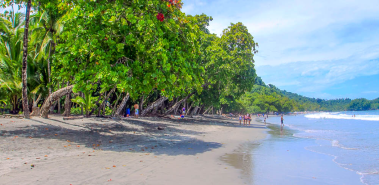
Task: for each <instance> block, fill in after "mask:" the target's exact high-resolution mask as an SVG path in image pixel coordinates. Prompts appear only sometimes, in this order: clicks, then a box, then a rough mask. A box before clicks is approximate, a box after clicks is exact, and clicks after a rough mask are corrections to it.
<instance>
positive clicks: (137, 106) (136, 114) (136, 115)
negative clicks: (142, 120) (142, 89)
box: [134, 103, 139, 118]
mask: <svg viewBox="0 0 379 185" xmlns="http://www.w3.org/2000/svg"><path fill="white" fill-rule="evenodd" d="M138 108H139V105H138V103H137V104H134V109H135V110H136V112H135V117H136V118H138V114H139V112H138Z"/></svg>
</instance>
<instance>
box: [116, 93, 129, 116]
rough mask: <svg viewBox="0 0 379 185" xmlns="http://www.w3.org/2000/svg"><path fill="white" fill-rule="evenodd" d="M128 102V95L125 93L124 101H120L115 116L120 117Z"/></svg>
mask: <svg viewBox="0 0 379 185" xmlns="http://www.w3.org/2000/svg"><path fill="white" fill-rule="evenodd" d="M128 100H129V93H126V95H125V97H124V99H122V102H121V104H120V106H119V107H118V108H117V111H116V114H115V116H122V112H123V111H122V110H123V109H124V107H125V105H126V102H128Z"/></svg>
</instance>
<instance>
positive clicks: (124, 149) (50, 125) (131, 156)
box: [0, 115, 266, 185]
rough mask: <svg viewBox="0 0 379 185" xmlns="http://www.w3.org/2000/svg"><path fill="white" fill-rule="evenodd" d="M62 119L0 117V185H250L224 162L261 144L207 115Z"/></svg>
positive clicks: (257, 127) (259, 130)
mask: <svg viewBox="0 0 379 185" xmlns="http://www.w3.org/2000/svg"><path fill="white" fill-rule="evenodd" d="M62 118H63V117H62V116H57V115H49V119H42V118H37V117H33V118H32V119H30V120H27V119H18V118H0V124H2V125H0V145H1V146H2V147H1V149H0V150H1V152H0V184H33V185H36V184H72V185H76V184H106V183H108V184H248V183H249V179H248V178H246V176H244V175H243V170H241V169H239V168H238V167H235V166H233V165H231V164H230V163H228V162H227V161H225V160H224V158H225V156H227V155H228V154H230V153H233V152H235V151H236V150H238V148H240V147H241V145H243V144H244V143H254V142H258V141H259V140H262V139H264V138H265V137H266V133H265V130H266V127H265V126H264V124H263V123H260V122H256V121H254V119H253V120H252V124H251V125H250V126H240V125H239V122H238V120H237V119H230V118H223V117H221V116H212V115H207V116H197V117H194V118H187V119H183V120H179V119H170V118H152V117H150V118H149V117H147V118H141V119H134V118H122V119H121V120H114V119H110V118H96V117H91V118H82V119H75V120H67V121H65V120H63V119H62ZM158 127H159V128H162V129H163V130H159V129H158Z"/></svg>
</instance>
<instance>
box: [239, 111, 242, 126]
mask: <svg viewBox="0 0 379 185" xmlns="http://www.w3.org/2000/svg"><path fill="white" fill-rule="evenodd" d="M239 119H240V125H241V124H242V123H241V121H242V116H241V114H239Z"/></svg>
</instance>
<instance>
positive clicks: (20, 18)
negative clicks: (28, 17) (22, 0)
mask: <svg viewBox="0 0 379 185" xmlns="http://www.w3.org/2000/svg"><path fill="white" fill-rule="evenodd" d="M24 18H25V16H24V14H22V13H15V12H14V11H11V12H5V13H4V15H3V16H1V17H0V42H1V44H0V82H1V83H0V90H3V91H6V92H7V93H6V94H7V95H8V98H9V99H11V101H10V102H12V105H13V112H16V110H18V98H19V97H21V92H22V70H21V68H22V57H23V55H22V52H23V50H22V49H23V48H22V45H23V40H22V38H23V36H22V34H23V32H24V29H23V25H24V23H25V22H24Z"/></svg>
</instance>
